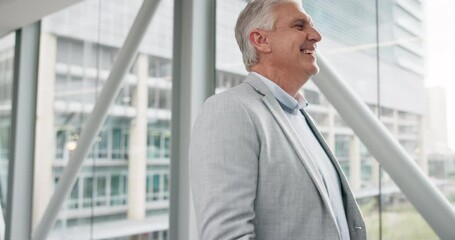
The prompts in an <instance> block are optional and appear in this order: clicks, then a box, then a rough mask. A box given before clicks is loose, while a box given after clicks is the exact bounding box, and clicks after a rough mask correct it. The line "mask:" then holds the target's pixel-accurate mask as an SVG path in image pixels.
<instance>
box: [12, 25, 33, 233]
mask: <svg viewBox="0 0 455 240" xmlns="http://www.w3.org/2000/svg"><path fill="white" fill-rule="evenodd" d="M39 35H40V23H39V22H37V23H33V24H31V25H29V26H26V27H23V28H22V29H20V30H18V31H17V32H16V46H15V51H16V52H15V55H14V58H15V59H14V77H13V79H14V80H13V99H12V100H13V106H12V114H11V145H10V153H11V155H10V156H11V159H10V162H9V170H8V177H9V179H8V196H7V197H8V200H7V212H6V233H5V239H7V240H16V239H30V235H31V228H32V226H31V225H32V221H31V218H32V216H31V212H32V197H33V195H32V192H33V159H34V152H33V149H34V147H35V146H34V144H35V136H34V135H35V119H36V91H37V89H36V85H37V79H38V56H39Z"/></svg>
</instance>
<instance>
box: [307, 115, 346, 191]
mask: <svg viewBox="0 0 455 240" xmlns="http://www.w3.org/2000/svg"><path fill="white" fill-rule="evenodd" d="M301 112H302V114H303V115H304V116H305V119H306V120H307V123H308V125H309V126H310V128H311V131H312V132H313V134H314V135H315V136H316V138H317V139H318V142H319V143H320V144H321V146H322V148H323V149H324V151H325V152H326V153H327V156H328V157H329V159H330V161H331V162H332V164H333V167H334V168H335V170H336V171H337V173H338V176H339V179H340V182H341V185H342V188H343V193H344V194H350V195H351V196H350V197H352V198H354V195H352V191H351V189H350V187H349V184H348V182H347V179H346V176H345V175H344V173H343V171H342V170H341V166H340V164H339V163H338V161H337V160H336V157H335V156H334V155H333V153H332V151H331V150H330V148H329V146H328V145H327V142H326V141H325V139H324V137H322V134H321V133H320V132H319V130H318V129H317V127H316V124H315V123H314V121H313V118H311V116H310V115H309V114H308V113H307V112H306V111H304V110H302V111H301Z"/></svg>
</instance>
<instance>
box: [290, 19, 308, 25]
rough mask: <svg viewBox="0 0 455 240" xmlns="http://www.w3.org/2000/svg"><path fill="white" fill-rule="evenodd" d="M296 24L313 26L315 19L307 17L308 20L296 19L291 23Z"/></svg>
mask: <svg viewBox="0 0 455 240" xmlns="http://www.w3.org/2000/svg"><path fill="white" fill-rule="evenodd" d="M296 23H301V24H304V25H306V24H310V25H313V19H311V17H307V18H298V19H294V20H293V21H291V24H293V25H294V24H296Z"/></svg>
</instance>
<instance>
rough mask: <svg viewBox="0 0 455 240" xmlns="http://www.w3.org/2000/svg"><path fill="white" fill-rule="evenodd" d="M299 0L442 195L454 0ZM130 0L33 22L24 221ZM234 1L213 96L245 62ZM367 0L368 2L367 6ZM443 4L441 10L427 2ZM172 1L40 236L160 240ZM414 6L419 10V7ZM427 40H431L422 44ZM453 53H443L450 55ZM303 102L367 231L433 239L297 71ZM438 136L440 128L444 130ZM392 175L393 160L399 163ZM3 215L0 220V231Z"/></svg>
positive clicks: (219, 41) (68, 146)
mask: <svg viewBox="0 0 455 240" xmlns="http://www.w3.org/2000/svg"><path fill="white" fill-rule="evenodd" d="M426 2H427V1H421V0H384V1H362V0H343V1H339V2H334V1H329V0H318V1H316V0H307V1H303V6H304V8H305V10H306V11H307V12H308V13H309V14H310V15H311V16H312V18H313V21H314V24H315V26H316V28H317V29H318V30H319V31H320V32H321V33H322V35H323V40H322V42H321V43H320V44H318V54H320V55H323V56H324V57H325V59H327V61H328V62H329V63H330V65H331V66H333V68H334V69H333V70H335V71H336V72H338V73H339V76H341V78H342V80H343V81H345V82H346V83H348V84H349V86H350V87H352V88H353V89H354V91H355V92H356V94H358V95H359V96H360V98H361V99H362V100H363V101H364V102H365V104H366V105H367V106H368V107H369V109H370V110H371V111H372V112H373V113H374V114H375V115H376V116H377V117H378V119H379V120H380V121H381V122H382V123H383V124H384V126H385V127H386V128H387V129H388V130H389V131H390V133H392V135H393V136H394V137H396V139H397V140H398V142H399V143H400V144H401V145H402V146H403V148H404V149H405V150H406V151H407V152H408V153H409V155H410V156H411V157H412V158H413V159H414V160H415V161H416V163H417V164H418V165H419V167H420V168H421V170H422V172H423V173H424V174H425V175H427V176H428V177H429V179H430V180H431V181H432V182H433V183H434V184H436V186H437V187H438V188H439V189H440V190H442V192H443V193H444V194H445V196H447V198H448V199H449V201H451V203H452V204H454V205H455V153H454V149H455V136H454V135H453V133H454V132H455V129H454V125H451V124H452V123H453V122H455V112H453V110H452V108H453V107H450V106H451V105H450V103H453V102H454V101H455V99H454V98H455V94H454V93H455V85H453V84H450V82H451V81H450V80H451V79H450V76H452V73H451V72H449V71H450V70H451V65H450V63H451V60H450V59H447V56H453V54H455V49H453V48H452V47H451V46H452V45H453V44H452V42H453V41H452V40H455V37H454V36H455V35H453V34H452V33H451V32H450V31H449V30H447V29H446V28H441V26H444V25H446V24H447V21H448V20H447V19H449V18H450V17H451V15H453V14H452V12H453V11H455V4H453V3H450V1H448V0H444V4H445V5H444V4H442V3H431V4H430V3H428V4H427V3H426ZM141 3H142V1H141V0H133V1H125V0H86V1H82V2H80V3H78V4H75V5H73V6H71V7H69V8H66V9H62V10H60V11H59V12H57V13H54V14H52V15H49V16H47V17H45V18H44V19H42V28H41V31H42V33H41V41H40V59H39V86H38V98H37V119H36V146H35V163H34V167H35V169H34V171H35V179H34V194H33V195H34V199H33V219H32V222H33V227H34V228H35V227H36V225H37V224H38V222H39V221H40V219H41V217H42V214H43V212H44V210H45V209H46V207H47V204H48V201H49V199H50V197H51V196H52V194H53V191H54V189H55V186H56V185H57V184H58V182H59V179H60V178H61V177H62V173H63V170H64V168H65V167H66V166H67V164H68V161H69V160H70V158H71V156H72V154H73V152H74V150H75V149H76V147H77V142H78V140H79V137H80V133H81V129H82V128H83V126H84V123H85V122H86V120H87V117H88V115H89V114H90V113H91V110H92V109H93V106H94V104H96V101H97V98H98V96H99V94H100V91H101V89H102V87H103V85H104V83H105V82H106V80H107V77H108V76H109V73H110V71H111V70H112V66H113V64H114V62H115V61H116V57H117V54H118V52H119V49H120V48H121V46H122V43H123V41H124V40H125V37H126V34H127V33H128V31H129V29H130V27H131V24H132V21H133V19H134V17H135V16H136V14H137V12H138V9H139V7H140V5H141ZM246 3H247V1H246V0H217V3H216V5H217V12H216V34H217V35H216V79H215V85H216V90H215V93H219V92H222V91H225V90H227V89H229V88H231V87H233V86H235V85H238V84H240V83H242V81H243V80H244V78H245V76H246V75H247V72H246V70H245V68H244V65H243V62H242V57H241V53H240V51H239V50H238V47H237V44H236V41H235V37H234V26H235V22H236V20H237V16H238V14H239V13H240V11H241V10H242V9H243V7H244V6H245V5H246ZM377 4H378V5H377ZM439 5H441V6H442V5H444V6H446V7H445V8H444V7H438V6H439ZM173 7H174V4H173V1H172V0H161V1H160V3H159V6H158V8H157V10H156V12H155V15H154V17H153V20H152V22H151V25H150V27H149V29H148V31H147V33H146V35H145V38H144V40H143V41H142V43H141V46H140V47H139V54H138V56H137V57H136V59H135V61H134V64H133V65H132V66H131V68H130V69H129V71H128V73H127V75H126V76H125V78H124V79H123V85H122V88H121V90H120V92H119V94H118V96H117V97H116V99H115V103H114V105H113V106H112V107H111V108H110V109H109V113H108V117H107V120H106V122H105V123H104V124H103V127H102V129H101V131H100V133H99V135H98V136H97V138H96V141H95V144H94V145H93V146H92V148H91V150H90V152H89V154H88V156H87V158H86V159H84V164H83V167H82V170H81V172H80V173H79V175H78V178H77V181H76V183H75V185H74V186H73V188H72V190H71V192H70V194H69V196H68V198H67V200H66V202H65V204H64V205H63V206H62V208H61V209H60V212H59V215H58V217H57V222H56V224H55V226H54V227H53V230H52V232H51V234H50V236H49V238H48V239H116V240H118V239H122V240H123V239H161V240H164V239H168V234H169V232H168V231H169V230H168V227H169V223H168V220H169V216H168V215H169V197H170V189H169V188H170V181H171V179H172V176H170V172H169V168H170V166H169V165H170V155H171V151H172V149H171V146H170V142H171V141H170V137H171V131H170V129H171V126H170V125H171V123H170V121H171V107H172V102H171V99H172V96H171V90H172V41H173V39H172V37H173V36H172V33H173ZM427 12H428V15H427ZM435 46H436V47H435ZM450 53H453V54H450ZM13 57H14V34H10V35H7V36H4V37H2V38H1V39H0V208H1V210H2V211H1V212H2V214H3V216H4V215H5V206H6V196H7V179H8V163H9V141H10V126H11V122H10V121H11V120H10V115H11V93H12V79H13ZM301 93H302V94H303V95H304V96H305V98H306V99H307V101H308V102H309V106H308V107H307V108H306V110H307V111H308V112H309V114H310V115H311V116H312V117H313V119H314V120H315V121H316V122H317V124H318V127H319V130H320V131H321V133H322V135H323V136H324V138H325V139H326V141H327V143H328V144H329V146H330V147H331V149H332V151H333V152H334V153H335V155H336V157H337V159H338V161H339V163H340V165H341V167H342V169H343V171H344V173H345V175H346V177H347V178H348V180H349V182H350V185H351V188H352V190H353V192H354V195H355V197H356V199H357V201H358V203H359V205H360V208H361V210H362V212H363V215H364V218H365V220H366V224H367V233H368V239H437V236H436V235H435V233H434V232H433V231H432V230H431V228H430V227H429V226H428V225H427V224H426V223H425V221H424V220H423V219H422V217H421V216H420V215H419V214H418V213H417V212H416V210H415V209H414V208H413V206H412V205H411V204H410V203H409V201H408V200H407V199H406V197H405V196H404V195H403V193H402V192H401V190H400V189H399V188H398V187H397V186H396V184H395V183H394V181H393V180H392V179H391V178H390V177H389V176H388V175H387V173H386V172H385V171H383V170H381V167H380V165H379V164H378V162H377V161H376V159H375V158H374V156H372V154H371V153H370V152H369V151H368V149H367V148H366V147H365V146H364V144H363V143H362V141H361V140H360V139H359V137H358V136H357V135H356V134H355V133H354V132H353V130H352V129H351V128H350V126H349V123H347V122H346V121H345V120H344V119H343V118H342V117H341V116H340V114H338V112H337V110H336V109H335V108H334V107H333V106H332V105H331V104H330V102H329V101H328V100H327V98H326V96H324V95H323V94H322V93H321V91H320V90H319V89H318V88H317V87H316V85H315V84H314V82H313V81H309V82H308V83H307V84H306V85H305V86H304V87H303V89H301ZM195 114H196V113H195ZM451 134H452V135H451ZM403 171H406V169H403ZM3 229H4V217H2V218H1V219H0V234H3Z"/></svg>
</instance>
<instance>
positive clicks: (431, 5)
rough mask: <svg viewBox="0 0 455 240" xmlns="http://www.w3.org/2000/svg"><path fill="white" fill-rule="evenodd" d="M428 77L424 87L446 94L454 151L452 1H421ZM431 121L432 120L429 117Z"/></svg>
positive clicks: (454, 72) (454, 18) (454, 37)
mask: <svg viewBox="0 0 455 240" xmlns="http://www.w3.org/2000/svg"><path fill="white" fill-rule="evenodd" d="M424 2H425V4H426V16H425V17H426V18H427V19H426V26H425V27H426V33H425V34H424V37H425V41H426V45H427V50H426V54H427V56H428V58H427V60H428V61H427V67H428V69H427V70H428V75H427V77H426V83H425V85H426V86H440V87H443V88H444V89H445V90H446V96H447V125H448V126H447V127H448V138H449V139H448V140H449V147H450V148H451V149H452V150H455V106H454V103H455V71H454V70H455V28H453V26H452V24H453V22H454V21H455V17H454V13H455V1H453V0H438V1H430V0H428V1H424ZM430 117H431V116H430Z"/></svg>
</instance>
